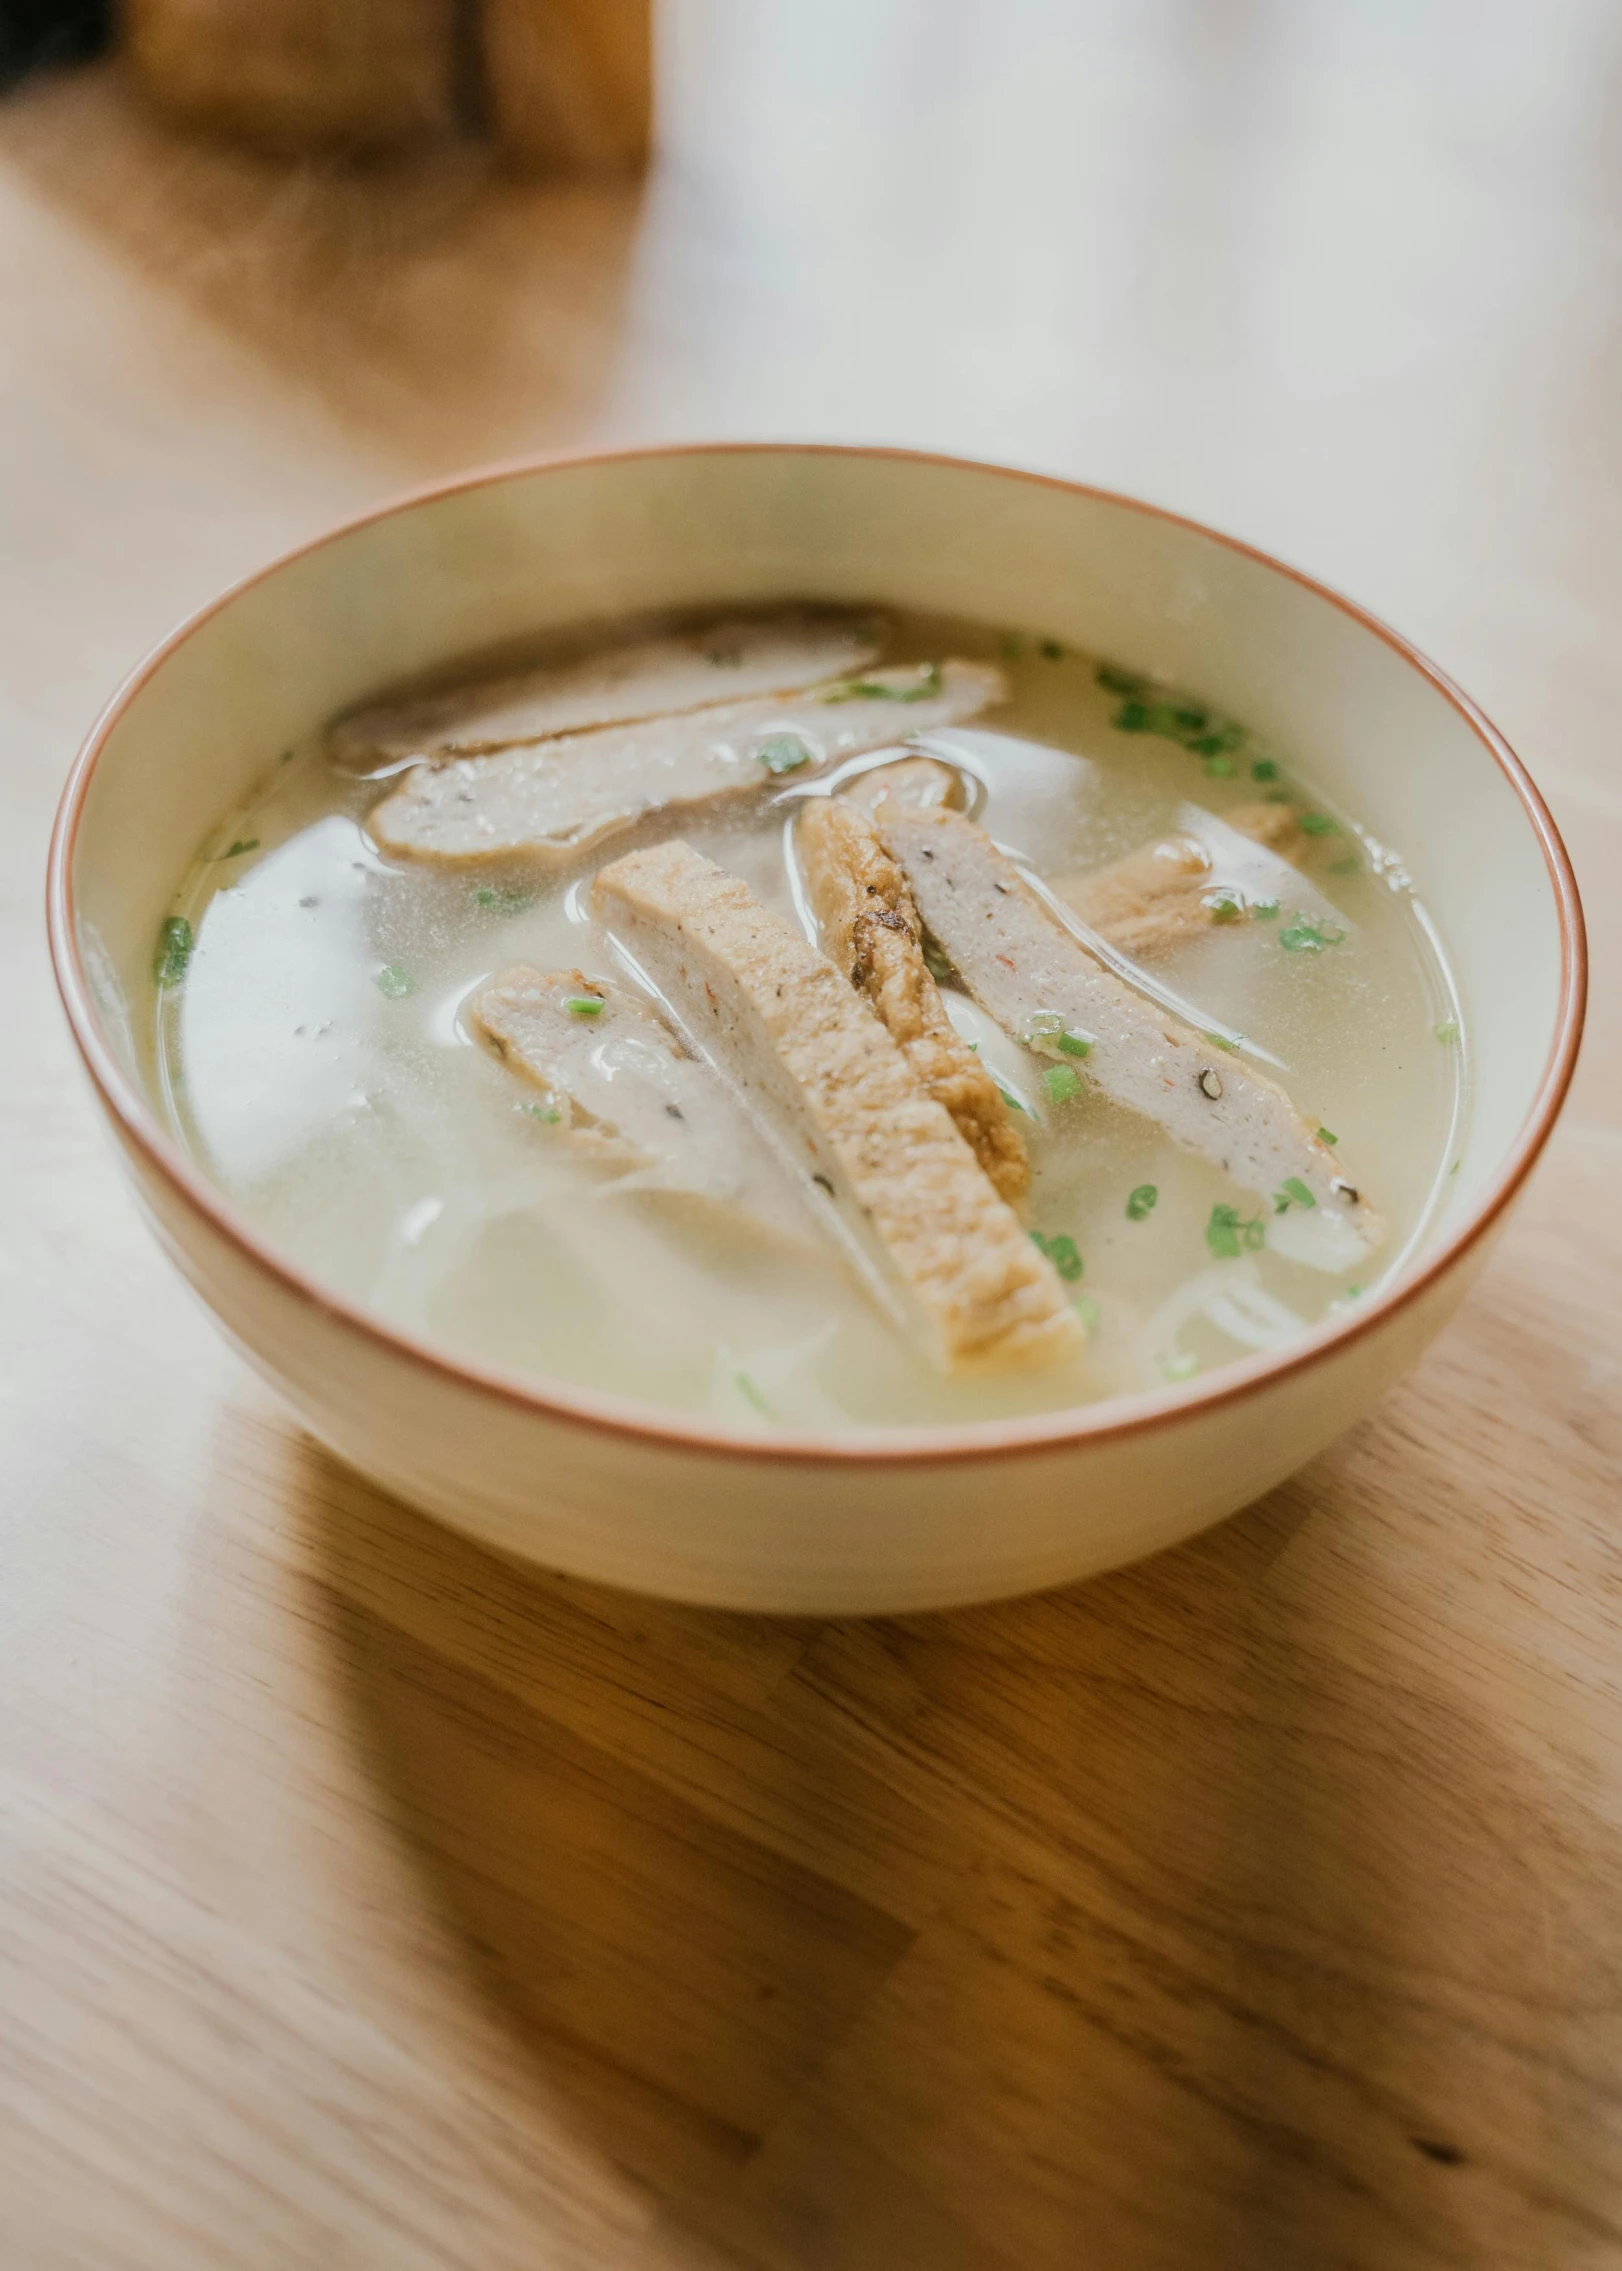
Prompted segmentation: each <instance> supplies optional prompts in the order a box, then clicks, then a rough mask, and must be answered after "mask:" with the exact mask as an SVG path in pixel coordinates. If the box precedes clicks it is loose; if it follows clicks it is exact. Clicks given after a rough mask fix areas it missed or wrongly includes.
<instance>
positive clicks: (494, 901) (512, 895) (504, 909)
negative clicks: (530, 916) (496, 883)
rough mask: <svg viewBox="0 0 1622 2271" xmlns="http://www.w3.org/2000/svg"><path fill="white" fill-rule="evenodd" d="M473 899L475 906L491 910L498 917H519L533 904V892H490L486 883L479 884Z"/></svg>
mask: <svg viewBox="0 0 1622 2271" xmlns="http://www.w3.org/2000/svg"><path fill="white" fill-rule="evenodd" d="M473 898H474V902H475V904H476V905H478V906H480V907H490V908H493V909H494V910H495V912H496V913H497V914H500V915H521V914H522V913H523V911H524V909H525V908H526V907H533V906H534V904H535V894H534V892H533V891H515V890H510V889H496V890H492V889H491V887H490V885H489V884H487V883H481V884H480V886H479V888H478V890H477V891H475V892H474V894H473Z"/></svg>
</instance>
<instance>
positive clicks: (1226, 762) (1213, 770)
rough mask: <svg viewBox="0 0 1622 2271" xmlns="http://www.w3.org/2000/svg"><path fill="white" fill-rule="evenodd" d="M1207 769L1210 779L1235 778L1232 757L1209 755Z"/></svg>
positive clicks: (1225, 779) (1206, 761)
mask: <svg viewBox="0 0 1622 2271" xmlns="http://www.w3.org/2000/svg"><path fill="white" fill-rule="evenodd" d="M1205 771H1206V775H1207V778H1208V779H1210V780H1213V781H1227V780H1231V779H1232V778H1233V759H1232V758H1231V757H1207V758H1206V760H1205Z"/></svg>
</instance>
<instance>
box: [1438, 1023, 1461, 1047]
mask: <svg viewBox="0 0 1622 2271" xmlns="http://www.w3.org/2000/svg"><path fill="white" fill-rule="evenodd" d="M1458 1037H1459V1021H1458V1019H1457V1018H1456V1017H1444V1018H1443V1020H1442V1022H1441V1024H1440V1025H1438V1026H1437V1028H1436V1038H1437V1039H1438V1041H1445V1042H1447V1043H1448V1044H1449V1045H1450V1046H1451V1044H1452V1043H1453V1042H1455V1041H1456V1040H1457V1039H1458Z"/></svg>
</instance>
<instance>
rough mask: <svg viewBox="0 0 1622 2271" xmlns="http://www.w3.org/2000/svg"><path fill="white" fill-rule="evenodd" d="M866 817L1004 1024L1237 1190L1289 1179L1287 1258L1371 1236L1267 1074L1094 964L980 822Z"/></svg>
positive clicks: (1330, 1155)
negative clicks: (1300, 1194)
mask: <svg viewBox="0 0 1622 2271" xmlns="http://www.w3.org/2000/svg"><path fill="white" fill-rule="evenodd" d="M876 825H877V827H878V831H879V834H880V837H881V838H882V840H883V842H884V845H885V848H886V849H887V850H888V851H889V852H890V853H891V855H892V856H893V857H894V858H895V859H897V860H898V861H899V862H900V864H901V866H902V867H903V868H904V869H905V870H906V874H907V880H908V881H909V882H910V883H911V885H912V889H913V895H914V897H915V899H916V901H917V904H918V910H919V912H920V914H921V915H922V917H923V919H924V922H925V924H926V926H927V927H928V929H929V930H930V932H931V933H932V934H933V935H934V937H935V938H936V939H938V940H939V942H940V945H941V946H942V948H943V949H944V951H945V952H946V953H947V955H949V956H950V958H951V961H952V963H953V966H954V967H955V969H956V970H957V972H958V974H959V975H960V977H961V978H962V980H963V983H964V985H965V986H966V987H967V988H968V991H969V992H970V993H971V994H972V995H973V997H974V999H975V1000H976V1001H977V1002H978V1003H979V1004H980V1006H981V1008H982V1009H983V1010H985V1011H986V1013H987V1015H988V1016H990V1017H993V1018H995V1019H996V1021H997V1023H998V1024H999V1025H1001V1026H1002V1027H1004V1029H1005V1030H1006V1031H1007V1032H1009V1033H1011V1034H1013V1035H1014V1036H1015V1037H1016V1038H1017V1039H1019V1040H1022V1041H1024V1042H1025V1044H1026V1046H1027V1047H1032V1048H1034V1049H1035V1050H1036V1051H1037V1052H1038V1053H1039V1054H1043V1055H1052V1056H1053V1062H1054V1066H1055V1068H1057V1067H1067V1068H1069V1070H1070V1071H1071V1072H1072V1073H1074V1074H1075V1075H1076V1077H1077V1078H1079V1079H1083V1080H1085V1081H1087V1082H1088V1083H1089V1084H1090V1085H1091V1086H1093V1087H1095V1088H1096V1089H1098V1091H1099V1092H1100V1093H1101V1094H1103V1095H1105V1096H1107V1097H1109V1098H1110V1099H1111V1101H1112V1102H1114V1103H1117V1104H1124V1105H1126V1106H1127V1107H1128V1108H1129V1109H1130V1110H1132V1111H1135V1112H1141V1113H1143V1115H1144V1116H1145V1118H1147V1119H1151V1120H1153V1121H1154V1122H1155V1123H1156V1124H1157V1125H1158V1126H1160V1127H1162V1128H1164V1129H1165V1131H1166V1133H1167V1134H1168V1135H1169V1136H1171V1137H1172V1138H1173V1140H1174V1141H1175V1142H1177V1143H1180V1144H1182V1145H1184V1146H1185V1147H1186V1148H1187V1149H1188V1150H1190V1151H1194V1152H1198V1153H1200V1154H1201V1155H1202V1156H1203V1157H1204V1158H1206V1159H1209V1160H1211V1161H1212V1162H1213V1164H1214V1165H1216V1166H1217V1167H1220V1168H1221V1169H1222V1171H1223V1173H1224V1174H1227V1175H1230V1176H1232V1178H1233V1180H1234V1181H1235V1182H1236V1183H1238V1184H1239V1185H1240V1186H1241V1187H1242V1188H1244V1189H1245V1190H1248V1191H1252V1192H1255V1193H1257V1194H1258V1195H1261V1196H1264V1197H1269V1198H1276V1197H1277V1196H1278V1195H1279V1194H1281V1193H1284V1192H1286V1187H1287V1185H1288V1184H1289V1183H1290V1182H1291V1180H1292V1179H1293V1180H1294V1181H1296V1182H1297V1183H1299V1184H1300V1185H1301V1187H1302V1188H1303V1189H1304V1190H1305V1191H1306V1192H1307V1194H1308V1200H1307V1201H1297V1202H1295V1203H1296V1204H1297V1205H1298V1206H1299V1207H1300V1211H1301V1212H1302V1213H1303V1214H1304V1215H1310V1216H1311V1217H1312V1218H1313V1224H1312V1227H1313V1232H1314V1237H1313V1238H1312V1239H1311V1240H1308V1239H1307V1238H1305V1237H1303V1236H1302V1235H1301V1234H1300V1229H1299V1226H1298V1225H1297V1224H1296V1223H1295V1222H1294V1221H1292V1222H1291V1225H1290V1229H1289V1231H1288V1232H1287V1233H1286V1234H1285V1239H1284V1240H1281V1241H1280V1243H1281V1244H1283V1243H1285V1242H1287V1243H1288V1244H1289V1246H1290V1248H1291V1251H1292V1253H1293V1255H1294V1256H1295V1258H1297V1259H1300V1260H1303V1261H1308V1260H1313V1259H1318V1260H1319V1261H1320V1263H1321V1266H1323V1267H1325V1268H1331V1269H1341V1268H1344V1267H1345V1266H1347V1263H1348V1261H1349V1260H1351V1259H1354V1258H1355V1257H1356V1256H1357V1255H1358V1254H1361V1253H1366V1252H1368V1251H1370V1250H1371V1249H1372V1248H1373V1247H1375V1246H1377V1245H1378V1244H1379V1243H1380V1241H1381V1239H1382V1238H1383V1236H1384V1235H1385V1226H1384V1224H1383V1223H1382V1222H1381V1220H1380V1217H1379V1216H1378V1215H1377V1214H1376V1213H1375V1211H1374V1209H1373V1208H1372V1207H1371V1206H1370V1205H1368V1203H1367V1202H1366V1201H1365V1200H1364V1199H1363V1197H1362V1196H1361V1194H1360V1193H1359V1191H1358V1190H1357V1189H1356V1187H1355V1185H1354V1184H1353V1183H1352V1182H1351V1181H1349V1180H1348V1178H1347V1176H1346V1174H1345V1172H1344V1169H1343V1166H1342V1163H1341V1161H1340V1160H1339V1158H1338V1157H1337V1155H1336V1154H1335V1153H1334V1152H1332V1151H1331V1150H1330V1148H1329V1146H1328V1145H1327V1144H1325V1143H1323V1142H1322V1141H1320V1139H1319V1137H1318V1135H1317V1134H1316V1132H1315V1130H1314V1128H1313V1127H1312V1126H1311V1125H1310V1124H1309V1122H1308V1121H1307V1120H1305V1119H1304V1118H1303V1117H1302V1115H1301V1113H1300V1112H1299V1111H1297V1109H1296V1107H1295V1105H1294V1103H1293V1102H1292V1101H1291V1099H1290V1097H1289V1096H1288V1095H1287V1094H1286V1093H1285V1091H1284V1090H1283V1089H1282V1088H1281V1087H1279V1085H1278V1083H1277V1082H1276V1081H1273V1080H1269V1079H1268V1078H1267V1077H1266V1075H1265V1074H1263V1073H1261V1072H1258V1071H1257V1070H1256V1069H1255V1068H1254V1067H1253V1066H1251V1065H1248V1064H1246V1063H1245V1062H1244V1061H1243V1060H1242V1059H1241V1058H1239V1057H1237V1056H1235V1055H1233V1054H1232V1053H1230V1052H1226V1051H1223V1050H1221V1049H1216V1048H1213V1047H1212V1045H1211V1043H1210V1042H1209V1041H1208V1040H1206V1039H1205V1038H1204V1037H1203V1036H1202V1035H1201V1034H1199V1033H1196V1032H1195V1031H1193V1029H1192V1028H1191V1027H1189V1026H1187V1025H1184V1024H1182V1023H1181V1022H1180V1021H1179V1020H1178V1019H1176V1018H1174V1017H1172V1016H1171V1015H1170V1014H1169V1012H1167V1011H1166V1010H1164V1009H1162V1008H1161V1007H1160V1006H1159V1005H1158V1004H1157V1003H1155V1002H1154V1001H1151V1000H1149V999H1148V998H1147V997H1146V996H1144V995H1142V994H1140V993H1138V992H1137V991H1136V990H1135V989H1134V988H1133V987H1131V986H1129V985H1127V984H1126V983H1125V982H1124V980H1122V979H1120V978H1118V977H1117V976H1116V975H1115V974H1114V972H1113V971H1110V970H1107V969H1105V967H1104V965H1103V964H1102V963H1101V962H1099V961H1098V960H1097V959H1096V958H1095V957H1094V956H1093V955H1092V954H1090V953H1089V952H1088V951H1087V949H1086V947H1085V946H1083V945H1082V944H1081V942H1080V941H1079V940H1078V939H1076V938H1074V937H1073V936H1072V935H1071V934H1070V933H1069V932H1068V931H1067V930H1065V929H1064V927H1063V926H1062V924H1061V923H1060V921H1059V920H1058V918H1057V917H1056V916H1055V915H1054V914H1053V913H1052V912H1051V911H1050V910H1049V909H1048V908H1047V907H1046V906H1044V905H1043V903H1042V901H1041V900H1040V899H1038V898H1037V896H1036V895H1035V893H1034V892H1032V891H1031V890H1030V889H1029V888H1028V887H1027V886H1026V884H1025V882H1024V880H1023V878H1022V877H1021V875H1020V872H1019V870H1018V868H1017V867H1015V865H1014V863H1013V862H1012V861H1011V860H1010V859H1008V858H1007V857H1006V856H1005V855H1004V854H1003V853H1002V852H1000V851H999V850H998V849H997V847H996V845H995V844H994V843H993V842H992V840H991V838H990V837H989V836H988V835H987V834H986V832H985V830H984V829H983V828H979V827H977V826H976V825H975V823H974V822H973V821H972V820H966V819H964V818H963V816H962V815H961V814H960V813H955V812H942V811H933V812H928V811H916V810H909V809H907V808H906V807H905V806H899V805H895V806H891V805H886V806H884V807H882V808H881V809H880V811H879V813H878V815H877V820H876ZM1066 1042H1068V1043H1069V1050H1068V1052H1067V1051H1066V1050H1065V1043H1066Z"/></svg>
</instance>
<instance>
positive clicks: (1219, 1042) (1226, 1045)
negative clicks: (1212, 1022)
mask: <svg viewBox="0 0 1622 2271" xmlns="http://www.w3.org/2000/svg"><path fill="white" fill-rule="evenodd" d="M1205 1038H1206V1040H1208V1041H1209V1042H1210V1044H1211V1046H1212V1048H1213V1049H1226V1050H1227V1052H1228V1054H1229V1055H1230V1056H1233V1055H1235V1054H1236V1053H1237V1051H1238V1048H1239V1042H1238V1041H1230V1040H1229V1039H1228V1036H1227V1034H1226V1033H1207V1034H1206V1036H1205ZM1240 1039H1243V1035H1241V1036H1240Z"/></svg>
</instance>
